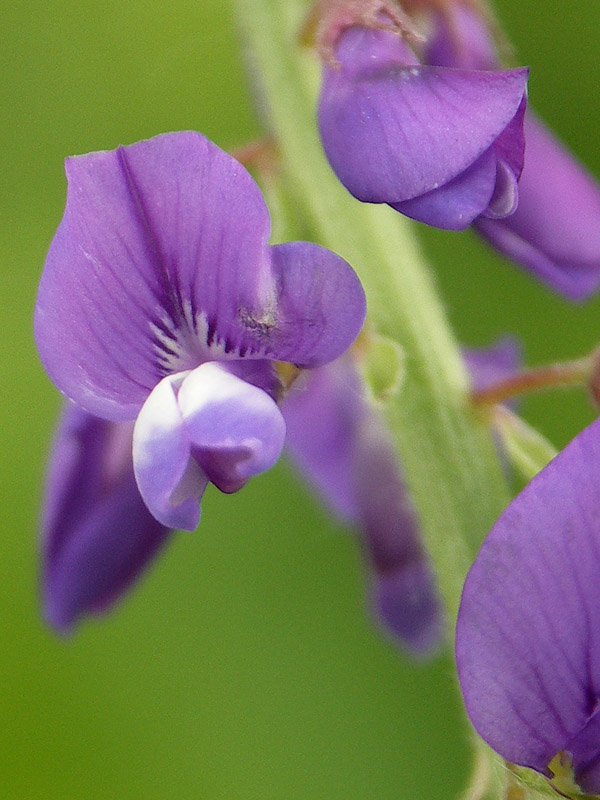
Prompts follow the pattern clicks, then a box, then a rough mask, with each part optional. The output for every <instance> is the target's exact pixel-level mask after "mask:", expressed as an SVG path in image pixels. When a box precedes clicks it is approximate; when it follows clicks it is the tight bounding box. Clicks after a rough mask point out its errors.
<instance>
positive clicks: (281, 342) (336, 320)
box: [244, 242, 366, 367]
mask: <svg viewBox="0 0 600 800" xmlns="http://www.w3.org/2000/svg"><path fill="white" fill-rule="evenodd" d="M271 257H272V263H273V274H274V277H275V281H276V302H275V309H274V312H273V313H272V314H271V313H268V314H265V315H264V316H263V317H254V318H252V317H251V316H248V317H245V318H244V324H245V325H246V327H247V328H248V330H249V331H251V332H252V334H253V335H254V338H255V341H256V342H257V343H258V345H259V347H260V348H261V349H262V352H263V353H264V355H265V357H267V358H274V359H277V360H278V361H289V362H291V363H294V364H298V365H299V366H302V367H316V366H319V365H321V364H325V363H327V362H329V361H333V360H334V359H335V358H337V357H338V356H340V355H342V353H344V352H345V351H346V350H347V349H348V347H350V345H351V344H352V343H353V342H354V340H355V339H356V337H357V336H358V334H359V332H360V329H361V328H362V325H363V323H364V320H365V315H366V300H365V293H364V290H363V288H362V286H361V284H360V281H359V280H358V277H357V276H356V273H355V272H354V271H353V270H352V268H351V267H350V266H349V265H348V264H347V263H346V261H344V259H343V258H340V257H339V256H337V255H336V254H335V253H332V252H331V251H330V250H327V249H325V248H324V247H319V246H318V245H316V244H312V243H310V242H290V243H288V244H279V245H275V246H274V247H271Z"/></svg>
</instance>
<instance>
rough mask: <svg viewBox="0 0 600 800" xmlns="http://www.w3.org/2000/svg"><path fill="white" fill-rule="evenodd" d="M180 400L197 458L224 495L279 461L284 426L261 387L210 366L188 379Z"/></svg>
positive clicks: (203, 365)
mask: <svg viewBox="0 0 600 800" xmlns="http://www.w3.org/2000/svg"><path fill="white" fill-rule="evenodd" d="M177 400H178V404H179V409H180V412H181V417H182V419H183V424H184V427H185V431H186V434H187V436H188V437H189V441H190V443H191V452H192V455H193V458H194V459H195V461H196V462H197V463H198V464H199V466H200V468H201V469H202V471H203V472H204V474H205V475H206V476H207V478H208V479H209V480H210V481H211V482H212V483H214V484H215V485H216V486H217V488H219V489H220V490H221V491H223V492H236V491H238V489H241V487H242V486H243V485H244V484H245V483H246V482H247V481H248V480H249V478H251V477H252V476H253V475H258V474H260V473H261V472H264V471H265V470H267V469H270V468H271V467H272V466H273V465H274V464H275V463H276V461H277V460H278V458H279V456H280V454H281V450H282V448H283V443H284V440H285V422H284V421H283V417H282V416H281V412H280V411H279V408H278V407H277V405H276V403H275V402H274V401H273V400H272V398H271V397H269V395H268V394H267V393H266V392H264V391H263V390H262V389H259V388H257V387H256V386H253V385H251V384H249V383H247V382H246V381H243V380H241V379H240V378H238V377H236V376H235V375H233V374H231V372H228V371H227V370H226V369H224V368H223V366H219V365H218V364H215V363H208V364H202V365H201V366H200V367H197V368H196V369H195V370H194V371H193V372H191V373H190V374H189V375H188V376H187V377H186V379H185V380H184V381H183V383H182V385H181V388H180V390H179V395H178V398H177Z"/></svg>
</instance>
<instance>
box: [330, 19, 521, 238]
mask: <svg viewBox="0 0 600 800" xmlns="http://www.w3.org/2000/svg"><path fill="white" fill-rule="evenodd" d="M335 53H336V58H337V61H338V65H337V66H335V65H327V64H326V65H325V67H324V74H323V88H322V91H321V97H320V101H319V127H320V131H321V138H322V141H323V146H324V149H325V153H326V155H327V158H328V159H329V162H330V164H331V166H332V168H333V170H334V172H335V173H336V175H337V176H338V178H339V179H340V180H341V181H342V183H343V184H344V185H345V186H346V188H347V189H348V190H349V191H350V192H351V193H352V194H353V195H354V196H355V197H357V198H358V199H359V200H363V201H365V202H369V203H388V204H389V205H391V206H392V208H395V209H396V210H397V211H400V212H402V213H403V214H406V215H407V216H409V217H412V218H414V219H417V220H420V221H421V222H426V223H428V224H429V225H436V226H437V227H440V228H449V229H452V230H462V229H464V228H466V227H468V226H469V225H470V224H471V222H472V221H473V220H474V219H475V218H476V217H478V216H480V215H485V216H486V217H487V216H489V217H492V218H496V217H504V216H506V215H508V214H511V213H512V212H513V211H514V210H515V208H516V206H517V200H518V192H517V180H518V178H519V175H520V173H521V169H522V164H523V131H522V125H523V114H524V111H525V104H526V99H525V92H526V83H527V75H528V70H527V69H515V70H498V69H493V70H490V69H447V68H445V67H437V66H422V65H421V64H420V63H419V60H418V59H417V57H416V55H415V53H414V52H413V50H411V48H410V47H409V46H408V44H407V43H406V41H405V39H404V38H403V37H402V36H401V35H399V34H398V33H396V32H391V31H388V30H381V29H373V28H368V27H363V26H359V25H355V26H353V27H350V28H346V29H345V30H343V32H342V33H341V35H340V36H339V38H338V41H337V48H336V51H335Z"/></svg>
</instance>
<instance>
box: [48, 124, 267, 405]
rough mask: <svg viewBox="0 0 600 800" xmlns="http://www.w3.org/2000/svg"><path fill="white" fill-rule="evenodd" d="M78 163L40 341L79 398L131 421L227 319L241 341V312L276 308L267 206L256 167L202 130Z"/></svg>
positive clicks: (225, 333)
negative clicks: (271, 304) (271, 303)
mask: <svg viewBox="0 0 600 800" xmlns="http://www.w3.org/2000/svg"><path fill="white" fill-rule="evenodd" d="M66 170H67V177H68V182H69V187H68V195H67V206H66V210H65V215H64V217H63V220H62V222H61V224H60V227H59V229H58V231H57V234H56V236H55V238H54V241H53V242H52V246H51V248H50V252H49V254H48V258H47V261H46V268H45V270H44V274H43V276H42V280H41V284H40V290H39V296H38V303H37V308H36V339H37V343H38V348H39V350H40V355H41V357H42V360H43V362H44V365H45V366H46V368H47V370H48V372H49V374H50V376H51V377H52V379H53V380H54V381H55V382H56V383H57V384H58V386H59V387H60V388H61V389H62V391H64V392H65V393H66V394H67V395H69V396H70V397H72V398H74V399H76V400H77V401H78V402H79V403H80V404H81V405H82V406H84V407H85V408H87V409H88V410H90V411H94V412H97V413H98V414H101V415H105V416H107V417H115V418H124V417H130V418H131V417H133V416H135V414H136V413H137V411H138V410H139V407H140V406H141V404H142V403H143V402H144V400H145V399H146V397H147V395H148V393H149V392H150V390H151V389H152V388H153V387H154V386H155V385H156V383H158V381H159V380H160V379H161V378H162V377H163V376H164V375H165V374H167V373H168V372H177V371H180V370H183V369H186V368H189V367H190V366H195V365H196V364H197V363H199V361H201V360H203V358H204V359H205V358H206V349H207V342H206V338H207V334H208V335H211V334H212V335H213V336H214V333H215V326H216V325H217V324H218V336H219V339H220V340H221V341H223V342H227V343H228V345H229V346H230V347H233V348H234V347H236V346H237V345H238V344H239V342H238V341H237V339H236V335H235V334H236V332H237V331H236V329H237V313H238V309H239V308H243V307H251V308H253V307H256V306H264V305H265V304H266V303H267V301H268V298H269V296H270V292H271V291H272V281H271V276H270V270H269V260H268V256H267V254H266V246H267V240H268V236H269V232H270V223H269V217H268V212H267V209H266V206H265V203H264V200H263V198H262V195H261V193H260V190H259V189H258V187H257V186H256V184H255V183H254V181H253V180H252V178H251V177H250V176H249V175H248V173H247V172H246V170H245V169H244V168H243V167H242V166H241V165H240V164H238V162H237V161H235V160H234V159H233V158H232V157H231V156H229V155H227V154H226V153H224V152H223V151H221V150H220V149H219V148H218V147H217V146H216V145H214V144H212V142H209V141H208V140H207V139H205V138H204V137H203V136H201V135H200V134H198V133H193V132H185V133H175V134H166V135H164V136H158V137H155V138H154V139H149V140H148V141H143V142H138V143H137V144H134V145H131V146H129V147H120V148H118V149H117V150H114V151H110V152H99V153H91V154H89V155H86V156H79V157H76V158H71V159H68V160H67V165H66ZM230 334H231V335H232V341H231V342H230V341H229V336H230Z"/></svg>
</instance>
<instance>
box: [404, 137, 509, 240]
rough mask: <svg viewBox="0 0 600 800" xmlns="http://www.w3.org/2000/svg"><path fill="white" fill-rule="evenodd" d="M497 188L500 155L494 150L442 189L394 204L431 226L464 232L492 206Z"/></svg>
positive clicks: (408, 214)
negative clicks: (497, 159)
mask: <svg viewBox="0 0 600 800" xmlns="http://www.w3.org/2000/svg"><path fill="white" fill-rule="evenodd" d="M496 186H497V164H496V154H495V151H494V148H493V147H490V149H489V150H487V151H486V152H485V153H484V154H483V155H482V156H480V157H479V158H478V159H477V161H475V163H474V164H472V165H471V166H470V167H468V168H467V169H466V170H465V171H464V172H462V173H461V174H460V175H459V176H458V177H456V178H454V179H453V180H451V181H449V182H448V183H446V184H444V185H443V186H441V187H440V188H439V189H434V190H433V191H431V192H427V193H426V194H423V195H421V196H420V197H415V198H414V199H413V200H405V201H404V202H402V203H392V204H391V205H392V208H394V209H395V210H396V211H400V213H402V214H406V216H407V217H411V218H412V219H416V220H418V221H419V222H424V223H425V224H427V225H435V226H436V227H437V228H446V229H448V230H453V231H462V230H465V228H468V227H469V225H470V224H471V223H472V222H473V220H474V219H475V218H476V217H478V216H479V215H480V214H481V213H482V212H483V211H485V209H486V208H487V207H488V206H489V205H490V202H491V201H492V196H493V194H494V192H495V187H496Z"/></svg>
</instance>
